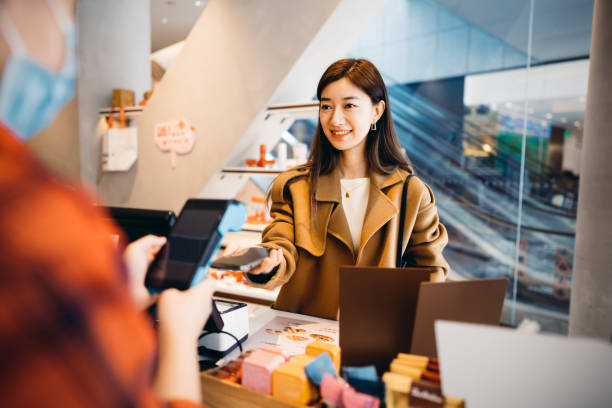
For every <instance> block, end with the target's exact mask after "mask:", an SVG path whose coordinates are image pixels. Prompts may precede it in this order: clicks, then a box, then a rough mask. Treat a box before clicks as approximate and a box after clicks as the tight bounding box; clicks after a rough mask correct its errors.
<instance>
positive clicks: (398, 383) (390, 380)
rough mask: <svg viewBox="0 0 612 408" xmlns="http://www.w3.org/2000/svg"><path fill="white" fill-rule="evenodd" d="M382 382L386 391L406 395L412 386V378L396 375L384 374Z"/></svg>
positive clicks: (391, 373)
mask: <svg viewBox="0 0 612 408" xmlns="http://www.w3.org/2000/svg"><path fill="white" fill-rule="evenodd" d="M382 380H383V381H384V382H385V386H386V388H387V391H388V390H392V391H397V392H403V393H406V394H408V392H410V387H411V386H412V378H410V377H408V376H406V375H402V374H398V373H393V372H386V373H384V374H383V377H382Z"/></svg>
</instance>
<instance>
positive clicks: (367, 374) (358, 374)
mask: <svg viewBox="0 0 612 408" xmlns="http://www.w3.org/2000/svg"><path fill="white" fill-rule="evenodd" d="M342 376H343V377H344V379H345V380H346V381H350V380H353V379H356V380H364V381H377V380H378V375H377V374H376V367H375V366H373V365H369V366H364V367H342Z"/></svg>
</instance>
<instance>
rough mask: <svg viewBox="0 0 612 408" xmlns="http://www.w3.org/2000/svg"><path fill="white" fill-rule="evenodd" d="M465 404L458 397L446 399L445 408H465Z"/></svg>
mask: <svg viewBox="0 0 612 408" xmlns="http://www.w3.org/2000/svg"><path fill="white" fill-rule="evenodd" d="M464 407H465V402H464V401H463V399H461V398H457V397H445V398H444V408H464Z"/></svg>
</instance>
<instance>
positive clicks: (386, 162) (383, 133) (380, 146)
mask: <svg viewBox="0 0 612 408" xmlns="http://www.w3.org/2000/svg"><path fill="white" fill-rule="evenodd" d="M342 78H346V79H348V80H349V81H351V82H352V83H353V84H354V85H355V86H357V87H359V88H360V89H361V90H363V91H364V92H365V93H366V94H368V96H369V97H370V99H371V100H372V104H377V103H378V102H380V101H384V102H385V110H384V112H383V114H382V116H381V117H380V119H379V120H378V122H377V123H376V130H370V131H369V132H368V136H367V139H366V156H367V160H368V166H369V169H370V170H373V171H375V172H377V173H381V174H391V173H392V172H393V171H395V169H397V168H398V167H399V168H401V169H404V170H406V171H407V172H409V173H412V172H413V170H412V166H411V165H410V162H409V160H408V158H407V157H406V156H405V155H404V154H403V153H402V150H401V147H400V144H399V142H398V139H397V135H396V134H395V129H394V127H393V120H392V118H391V107H390V105H389V97H388V95H387V88H386V87H385V83H384V81H383V79H382V77H381V75H380V72H378V70H377V69H376V67H375V66H374V64H372V63H371V62H370V61H368V60H366V59H353V58H347V59H341V60H338V61H336V62H334V63H333V64H331V65H330V66H329V67H328V68H327V70H325V72H324V73H323V76H322V77H321V79H320V80H319V85H318V86H317V99H318V100H319V101H320V100H321V93H322V92H323V89H325V87H326V86H327V85H329V84H330V83H332V82H335V81H338V80H339V79H342ZM339 158H340V150H338V149H336V148H335V147H333V146H332V144H331V143H330V142H329V140H327V137H326V136H325V134H324V133H323V128H322V127H321V120H320V119H319V121H318V124H317V130H316V131H315V135H314V138H313V140H312V145H311V147H310V156H309V157H308V162H307V163H306V166H308V167H309V168H310V201H311V205H313V208H314V203H315V198H314V197H315V191H316V188H317V183H318V180H319V176H321V175H323V174H327V173H330V172H331V171H332V170H334V169H335V168H336V166H337V165H338V160H339Z"/></svg>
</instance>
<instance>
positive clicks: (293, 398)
mask: <svg viewBox="0 0 612 408" xmlns="http://www.w3.org/2000/svg"><path fill="white" fill-rule="evenodd" d="M272 396H273V397H274V398H278V399H280V400H283V401H286V402H290V403H294V404H299V405H308V404H309V403H310V402H312V401H314V400H315V399H316V398H317V397H318V395H317V390H316V388H315V387H314V385H313V384H312V383H311V382H310V381H309V380H308V378H306V374H305V373H304V364H302V362H300V361H296V362H293V361H290V362H288V363H285V364H283V365H281V366H279V367H278V368H277V369H276V370H274V372H273V373H272Z"/></svg>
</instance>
